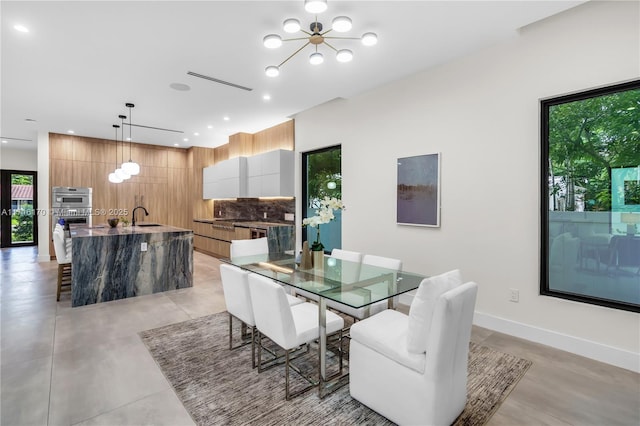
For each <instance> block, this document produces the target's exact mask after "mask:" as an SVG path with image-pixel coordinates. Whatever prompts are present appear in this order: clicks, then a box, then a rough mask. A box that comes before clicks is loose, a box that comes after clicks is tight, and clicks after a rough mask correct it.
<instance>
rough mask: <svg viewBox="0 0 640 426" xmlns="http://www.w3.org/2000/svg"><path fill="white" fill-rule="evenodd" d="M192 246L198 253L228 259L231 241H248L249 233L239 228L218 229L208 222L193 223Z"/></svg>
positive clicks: (247, 230)
mask: <svg viewBox="0 0 640 426" xmlns="http://www.w3.org/2000/svg"><path fill="white" fill-rule="evenodd" d="M193 234H194V237H193V245H194V247H195V248H196V249H197V250H198V251H202V252H204V253H207V254H210V255H213V256H216V257H229V256H230V247H231V241H232V240H248V239H249V238H251V231H250V230H249V229H248V228H240V227H232V228H229V227H219V226H216V225H215V224H212V223H210V222H201V221H197V220H196V221H193Z"/></svg>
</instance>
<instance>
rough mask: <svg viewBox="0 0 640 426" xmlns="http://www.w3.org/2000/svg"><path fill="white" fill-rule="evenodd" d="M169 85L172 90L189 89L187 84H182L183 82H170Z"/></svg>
mask: <svg viewBox="0 0 640 426" xmlns="http://www.w3.org/2000/svg"><path fill="white" fill-rule="evenodd" d="M169 87H171V88H172V89H173V90H178V91H180V92H187V91H189V90H191V87H190V86H189V85H188V84H184V83H171V84H170V85H169Z"/></svg>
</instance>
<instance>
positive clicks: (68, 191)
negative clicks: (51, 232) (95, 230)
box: [51, 186, 93, 229]
mask: <svg viewBox="0 0 640 426" xmlns="http://www.w3.org/2000/svg"><path fill="white" fill-rule="evenodd" d="M92 192H93V190H92V188H77V187H67V186H54V187H53V188H51V229H53V227H54V226H55V224H56V222H58V221H59V220H60V219H64V221H65V224H70V223H76V224H78V223H81V224H87V225H89V226H91V205H92Z"/></svg>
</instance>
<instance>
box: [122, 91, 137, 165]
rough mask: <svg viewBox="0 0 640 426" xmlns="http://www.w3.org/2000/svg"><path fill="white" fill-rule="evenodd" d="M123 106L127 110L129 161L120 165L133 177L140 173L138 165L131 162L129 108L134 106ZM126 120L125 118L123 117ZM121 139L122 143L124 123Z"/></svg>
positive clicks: (129, 104)
mask: <svg viewBox="0 0 640 426" xmlns="http://www.w3.org/2000/svg"><path fill="white" fill-rule="evenodd" d="M124 106H126V107H127V108H129V161H127V162H126V163H122V169H123V170H124V171H125V172H126V173H128V174H129V175H131V176H135V175H137V174H138V173H140V165H139V164H138V163H136V162H134V161H131V140H132V139H131V108H133V107H135V105H134V104H131V103H126V104H125V105H124ZM125 118H126V117H125ZM122 132H123V135H122V138H123V143H124V122H123V127H122Z"/></svg>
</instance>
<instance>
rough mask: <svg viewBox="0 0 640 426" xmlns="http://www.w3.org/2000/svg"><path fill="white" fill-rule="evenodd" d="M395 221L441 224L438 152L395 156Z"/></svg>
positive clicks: (422, 224) (434, 225)
mask: <svg viewBox="0 0 640 426" xmlns="http://www.w3.org/2000/svg"><path fill="white" fill-rule="evenodd" d="M397 182H398V186H397V216H396V217H397V222H398V224H399V225H414V226H432V227H439V226H440V153H436V154H426V155H417V156H414V157H404V158H398V181H397Z"/></svg>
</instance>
